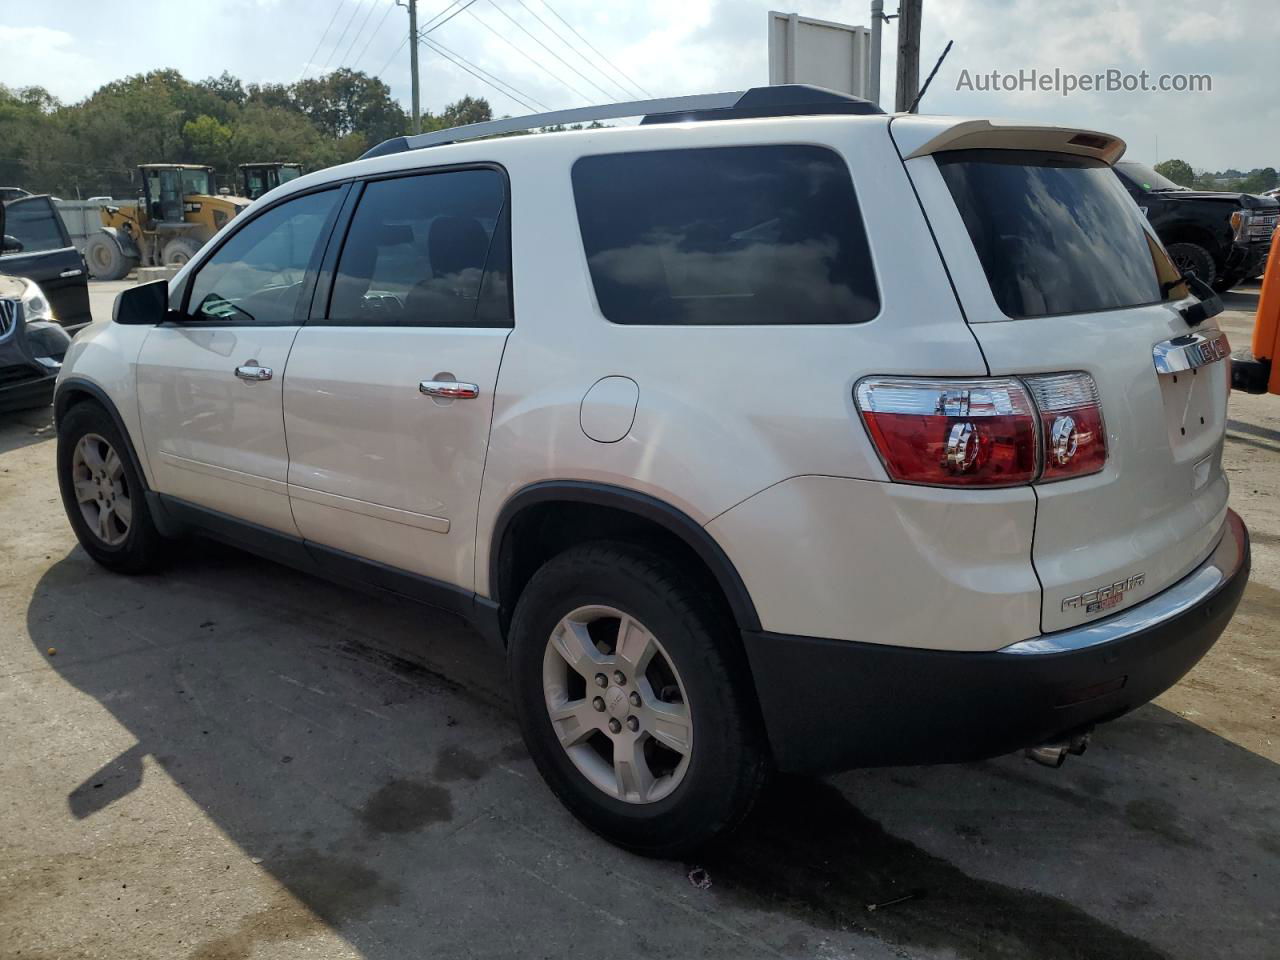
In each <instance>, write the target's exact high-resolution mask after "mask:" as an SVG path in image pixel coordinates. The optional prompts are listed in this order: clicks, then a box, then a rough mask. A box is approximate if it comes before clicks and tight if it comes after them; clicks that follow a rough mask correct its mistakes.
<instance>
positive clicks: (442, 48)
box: [424, 38, 551, 110]
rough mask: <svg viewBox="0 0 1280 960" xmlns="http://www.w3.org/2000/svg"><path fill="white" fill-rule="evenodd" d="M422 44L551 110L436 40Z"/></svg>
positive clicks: (513, 85)
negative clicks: (428, 44) (432, 46)
mask: <svg viewBox="0 0 1280 960" xmlns="http://www.w3.org/2000/svg"><path fill="white" fill-rule="evenodd" d="M424 42H425V43H433V44H435V45H436V46H437V47H439V48H440V50H439V52H441V53H444V54H448V55H449V56H451V57H454V58H455V59H456V60H459V61H461V62H462V63H463V64H465V65H467V66H469V67H471V68H472V69H475V70H478V71H480V72H481V73H483V74H484V75H485V76H486V77H489V78H490V79H492V80H494V81H495V82H497V83H500V84H502V86H504V87H507V88H508V89H510V90H512V91H514V92H515V93H517V94H519V95H520V97H521V98H522V99H523V100H530V101H532V102H533V103H535V104H537V105H538V106H539V107H541V108H542V109H543V110H550V109H551V108H550V107H549V106H547V105H546V104H545V103H543V102H542V101H541V100H539V99H538V98H537V97H535V96H534V95H533V94H531V93H525V92H524V91H523V90H521V89H520V88H519V87H517V86H516V85H515V84H513V83H508V82H507V81H506V80H503V79H502V78H501V77H499V76H498V75H497V74H495V73H493V72H491V71H489V70H486V69H485V68H484V67H482V66H480V65H479V64H478V63H474V62H472V61H471V60H468V59H467V58H466V57H464V56H463V55H462V54H460V53H458V51H456V50H450V49H449V48H448V47H446V46H445V45H444V44H443V43H441V42H440V41H439V40H436V39H434V38H433V39H431V40H426V39H425V38H424Z"/></svg>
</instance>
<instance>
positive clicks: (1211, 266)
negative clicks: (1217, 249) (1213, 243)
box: [1165, 243, 1218, 286]
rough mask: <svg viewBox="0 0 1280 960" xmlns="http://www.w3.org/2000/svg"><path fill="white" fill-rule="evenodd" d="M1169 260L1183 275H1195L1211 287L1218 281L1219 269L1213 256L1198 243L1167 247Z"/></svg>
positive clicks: (1172, 244) (1173, 244)
mask: <svg viewBox="0 0 1280 960" xmlns="http://www.w3.org/2000/svg"><path fill="white" fill-rule="evenodd" d="M1165 249H1167V250H1168V251H1169V258H1170V259H1171V260H1173V262H1174V265H1175V266H1176V267H1177V268H1178V269H1179V270H1181V271H1182V272H1183V273H1194V274H1195V275H1196V276H1197V277H1199V278H1200V279H1201V280H1203V281H1204V282H1205V283H1207V284H1209V286H1213V284H1214V282H1215V281H1216V280H1217V279H1218V267H1217V265H1216V264H1215V263H1214V262H1213V255H1212V254H1211V253H1209V251H1208V250H1206V249H1205V248H1204V247H1202V246H1200V244H1198V243H1171V244H1169V246H1168V247H1166V248H1165Z"/></svg>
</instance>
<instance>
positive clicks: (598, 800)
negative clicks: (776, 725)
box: [508, 543, 768, 857]
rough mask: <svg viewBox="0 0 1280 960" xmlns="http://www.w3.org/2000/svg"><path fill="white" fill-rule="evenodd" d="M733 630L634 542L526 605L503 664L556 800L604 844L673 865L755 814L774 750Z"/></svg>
mask: <svg viewBox="0 0 1280 960" xmlns="http://www.w3.org/2000/svg"><path fill="white" fill-rule="evenodd" d="M615 615H616V616H615ZM575 617H576V618H577V620H576V621H575V620H573V618H575ZM569 623H571V624H575V626H574V627H573V628H572V629H566V624H569ZM588 623H589V624H590V625H589V626H582V625H583V624H588ZM622 624H627V625H628V626H627V628H626V629H620V627H621V625H622ZM579 627H581V630H580V632H579ZM731 631H732V624H731V621H729V620H728V619H727V614H722V613H721V612H720V611H719V610H718V609H717V608H716V607H715V606H713V605H712V604H711V603H709V602H708V600H707V599H706V593H705V591H703V590H700V589H699V588H698V585H697V582H696V580H695V578H692V577H689V576H688V575H687V574H684V573H682V571H680V570H679V569H678V568H675V567H673V566H672V565H671V564H669V563H668V562H667V561H666V560H665V559H664V558H663V557H662V556H661V555H659V554H656V553H653V552H651V551H649V550H644V549H641V548H638V547H635V546H632V545H629V544H619V543H593V544H585V545H583V546H579V547H575V548H573V549H571V550H568V551H566V552H565V553H562V554H560V555H559V556H557V557H555V558H554V559H552V560H550V561H548V562H547V563H546V564H545V565H544V566H543V567H542V568H541V569H540V570H538V572H537V573H535V574H534V576H533V578H532V579H531V580H530V581H529V583H528V585H527V586H526V587H525V589H524V592H523V593H522V594H521V595H520V600H519V602H518V603H517V604H516V609H515V613H514V615H513V618H512V624H511V637H510V646H509V649H508V665H509V669H510V674H511V681H512V686H513V690H514V700H515V706H516V713H517V716H518V718H519V721H520V728H521V731H522V732H523V734H524V739H525V743H526V745H527V746H528V748H529V753H530V754H531V756H532V757H533V760H534V763H535V764H536V765H537V767H538V770H539V772H540V773H541V774H542V776H543V778H544V779H545V780H546V782H547V784H548V786H550V787H551V790H552V792H554V793H555V794H556V796H557V797H559V798H560V801H561V802H562V803H563V804H564V805H565V806H566V807H567V808H568V809H569V811H570V812H571V813H573V815H574V816H576V817H577V818H578V819H579V820H580V821H582V822H583V823H584V824H585V825H586V826H588V827H589V828H591V829H592V830H594V831H595V832H596V833H598V834H600V835H601V836H602V837H604V838H605V839H607V840H609V841H611V842H613V843H616V844H618V845H619V846H621V847H625V848H626V849H628V850H632V851H634V852H636V853H640V854H644V855H646V856H655V857H676V856H681V855H685V854H688V853H691V852H693V851H695V850H697V849H699V848H701V847H703V846H705V845H706V844H708V843H709V842H711V841H712V840H715V839H716V838H718V837H722V836H724V835H725V834H727V833H728V832H730V831H731V830H732V829H733V828H734V827H736V826H737V825H738V824H739V823H741V822H742V820H743V818H744V817H746V815H747V813H748V812H749V811H750V809H751V807H752V805H753V804H754V802H755V800H756V797H757V796H758V794H759V792H760V789H761V787H762V785H763V783H764V780H765V776H766V772H767V769H768V764H767V751H766V749H765V746H764V737H763V735H762V732H761V727H762V724H761V723H760V720H759V713H758V708H757V705H756V703H755V700H754V691H753V689H752V685H751V682H750V678H749V675H748V671H747V668H746V664H745V661H744V658H743V657H742V654H741V651H740V649H739V648H737V647H735V646H734V639H735V638H734V637H733V634H732V632H731ZM620 633H621V634H623V635H625V637H626V638H627V639H626V641H625V642H617V641H618V640H619V634H620ZM574 639H578V640H580V641H582V640H585V642H586V643H589V644H591V647H590V649H587V647H586V646H584V645H580V646H578V647H577V649H578V651H579V658H578V659H576V660H575V658H574V656H573V655H572V654H570V655H569V656H567V657H566V656H565V655H564V653H562V651H563V650H565V649H570V650H572V649H574V644H573V642H572V641H573V640H574ZM614 643H616V644H617V645H616V646H612V645H613V644H614ZM618 647H626V649H625V650H623V651H622V652H619V651H618ZM637 650H645V651H647V656H648V659H647V660H646V658H645V655H643V654H636V651H637ZM582 654H585V656H581V655H582ZM571 660H575V662H576V663H577V664H578V666H576V667H575V666H571V665H570V661H571ZM646 664H647V665H646ZM615 670H617V671H618V673H617V674H615V672H614V671H615ZM601 676H603V677H605V678H606V683H605V684H604V685H597V679H598V677H601ZM619 677H621V678H622V679H619ZM606 699H607V700H608V703H607V705H605V706H601V705H600V704H601V703H603V702H604V701H605V700H606ZM575 705H576V706H575ZM553 710H555V711H557V720H556V721H555V722H553V720H552V711H553ZM623 714H626V716H625V717H624V716H623ZM611 725H613V726H611ZM614 727H616V729H615V728H614ZM632 731H634V732H632ZM562 743H564V744H565V745H562ZM671 745H674V746H671ZM679 748H683V749H679Z"/></svg>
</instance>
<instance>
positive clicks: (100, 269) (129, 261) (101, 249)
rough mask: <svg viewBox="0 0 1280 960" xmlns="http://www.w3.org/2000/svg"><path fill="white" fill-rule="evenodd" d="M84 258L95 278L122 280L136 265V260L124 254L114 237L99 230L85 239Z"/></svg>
mask: <svg viewBox="0 0 1280 960" xmlns="http://www.w3.org/2000/svg"><path fill="white" fill-rule="evenodd" d="M84 260H85V263H87V264H88V265H89V274H90V275H91V276H92V277H93V278H94V279H95V280H122V279H124V278H125V277H126V276H128V275H129V271H130V270H132V269H133V268H134V267H136V266H137V265H138V261H137V260H135V259H134V258H132V257H129V256H126V255H125V252H124V251H123V250H121V249H120V244H119V243H117V242H116V240H115V238H114V237H112V236H111V235H109V234H106V233H101V232H99V233H95V234H93V235H92V236H90V237H89V239H88V240H86V241H85V244H84Z"/></svg>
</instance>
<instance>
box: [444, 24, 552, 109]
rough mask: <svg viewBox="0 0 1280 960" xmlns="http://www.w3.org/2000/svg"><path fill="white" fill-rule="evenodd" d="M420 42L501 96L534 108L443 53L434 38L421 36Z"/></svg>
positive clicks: (525, 106) (528, 107)
mask: <svg viewBox="0 0 1280 960" xmlns="http://www.w3.org/2000/svg"><path fill="white" fill-rule="evenodd" d="M422 42H423V43H424V44H426V45H427V46H428V47H430V48H431V49H433V50H435V52H436V53H438V54H440V56H442V57H444V58H445V59H446V60H448V61H450V62H451V63H453V64H454V65H455V66H458V67H462V69H463V70H466V71H467V73H469V74H471V75H472V76H473V77H475V78H476V79H477V80H479V81H480V82H481V83H483V84H486V85H488V86H490V87H493V89H495V90H497V91H498V92H499V93H501V94H502V95H503V96H505V97H507V98H508V99H510V100H514V101H515V102H516V103H518V104H520V106H522V107H524V108H525V109H526V110H530V111H532V110H533V109H534V108H533V107H532V106H531V105H530V104H529V103H527V102H526V101H524V100H522V99H520V97H518V96H516V95H515V94H512V93H508V92H507V91H506V90H503V89H502V88H501V87H499V86H498V85H497V84H495V83H492V82H490V81H489V80H486V79H485V78H484V77H482V76H481V75H480V74H479V73H477V72H476V71H475V70H472V69H471V68H470V67H467V66H465V65H464V64H462V63H461V62H460V61H459V60H455V59H454V58H453V57H452V56H450V55H449V54H448V53H445V52H444V49H443V48H442V47H441V46H440V45H439V44H438V43H436V42H435V41H434V40H429V39H427V38H426V37H423V38H422ZM512 89H514V88H512Z"/></svg>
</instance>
